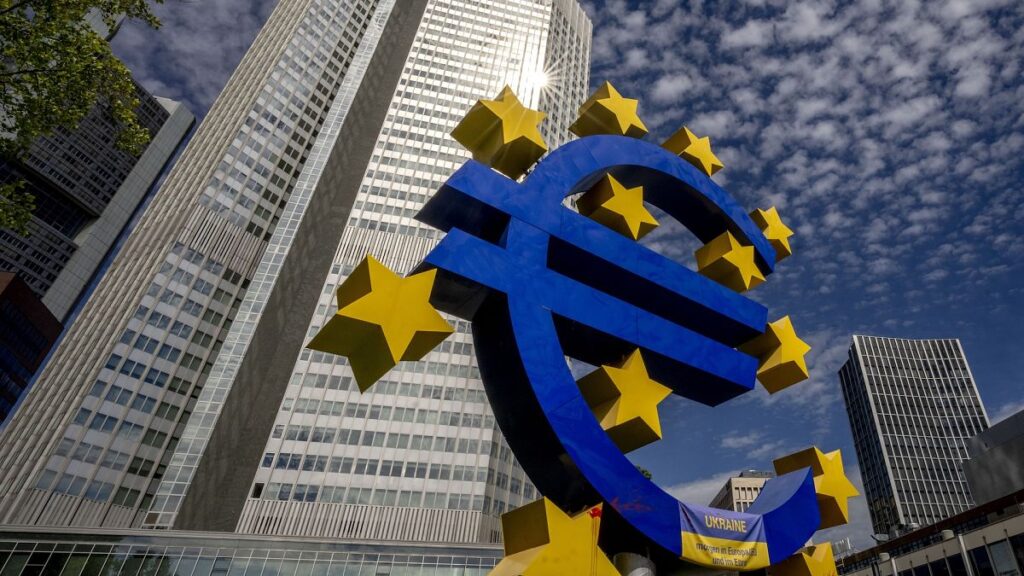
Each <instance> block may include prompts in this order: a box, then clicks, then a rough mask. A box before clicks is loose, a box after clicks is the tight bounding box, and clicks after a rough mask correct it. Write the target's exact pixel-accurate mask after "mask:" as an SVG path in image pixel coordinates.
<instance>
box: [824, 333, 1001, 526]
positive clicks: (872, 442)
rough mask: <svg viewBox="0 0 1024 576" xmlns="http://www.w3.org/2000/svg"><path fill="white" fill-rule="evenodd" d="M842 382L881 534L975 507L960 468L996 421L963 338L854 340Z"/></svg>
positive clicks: (875, 523) (867, 492) (874, 519)
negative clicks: (975, 441)
mask: <svg viewBox="0 0 1024 576" xmlns="http://www.w3.org/2000/svg"><path fill="white" fill-rule="evenodd" d="M839 380H840V383H841V385H842V390H843V398H844V400H845V402H846V410H847V414H848V415H849V418H850V428H851V429H852V432H853V441H854V447H855V448H856V450H857V462H858V464H859V465H860V471H861V475H862V477H863V480H864V492H865V497H866V499H867V503H868V509H869V511H870V513H871V522H872V525H873V527H874V531H875V533H881V534H889V533H899V532H903V531H906V530H912V529H913V528H915V527H918V526H927V525H929V524H933V523H935V522H938V521H939V520H942V519H943V518H948V517H949V516H952V515H954V514H957V513H959V512H962V511H964V510H967V509H969V508H971V507H972V506H973V505H974V500H973V499H972V497H971V492H970V489H969V488H968V485H967V480H966V478H965V477H964V473H963V471H962V469H961V464H962V463H963V461H964V460H966V459H967V457H968V454H967V445H968V442H969V440H970V439H971V438H972V437H974V436H975V435H977V434H979V433H980V432H982V431H984V430H985V429H986V428H988V425H989V421H988V416H987V415H986V413H985V408H984V406H982V403H981V398H980V397H979V396H978V389H977V387H976V385H975V382H974V377H973V376H972V375H971V370H970V368H969V367H968V365H967V358H966V357H965V356H964V351H963V348H962V347H961V345H960V341H959V340H907V339H902V338H880V337H874V336H854V337H853V344H852V346H851V347H850V355H849V359H848V360H847V361H846V363H845V364H844V365H843V367H842V369H841V370H840V371H839Z"/></svg>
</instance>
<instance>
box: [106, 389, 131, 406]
mask: <svg viewBox="0 0 1024 576" xmlns="http://www.w3.org/2000/svg"><path fill="white" fill-rule="evenodd" d="M131 397H132V391H131V390H125V389H124V388H121V387H120V386H111V387H110V390H108V391H107V396H106V398H105V399H106V400H107V401H109V402H113V403H114V404H120V405H121V406H124V405H126V404H128V400H130V399H131Z"/></svg>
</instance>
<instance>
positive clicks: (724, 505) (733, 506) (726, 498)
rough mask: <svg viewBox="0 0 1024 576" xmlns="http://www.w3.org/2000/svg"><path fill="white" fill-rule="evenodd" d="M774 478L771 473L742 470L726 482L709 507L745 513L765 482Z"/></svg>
mask: <svg viewBox="0 0 1024 576" xmlns="http://www.w3.org/2000/svg"><path fill="white" fill-rule="evenodd" d="M774 477H775V474H773V473H771V472H759V471H757V470H744V471H743V472H740V473H739V475H737V476H733V477H732V478H729V479H728V480H726V482H725V486H722V489H721V490H719V491H718V494H716V495H715V498H714V499H713V500H712V501H711V504H710V506H711V507H712V508H721V509H722V510H732V511H733V512H746V511H747V508H750V505H751V504H753V503H754V500H757V496H758V495H759V494H760V493H761V490H763V489H764V484H765V482H767V481H768V480H770V479H772V478H774Z"/></svg>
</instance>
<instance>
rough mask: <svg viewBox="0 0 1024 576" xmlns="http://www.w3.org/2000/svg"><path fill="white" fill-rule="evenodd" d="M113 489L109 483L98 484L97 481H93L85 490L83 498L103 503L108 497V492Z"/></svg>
mask: <svg viewBox="0 0 1024 576" xmlns="http://www.w3.org/2000/svg"><path fill="white" fill-rule="evenodd" d="M113 489H114V485H113V484H111V483H110V482H100V481H99V480H93V481H92V482H91V483H90V484H89V487H88V488H86V490H85V497H86V498H88V499H90V500H97V501H100V502H103V501H105V500H106V499H107V498H109V497H110V492H111V491H112V490H113Z"/></svg>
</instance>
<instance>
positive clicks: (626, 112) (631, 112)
mask: <svg viewBox="0 0 1024 576" xmlns="http://www.w3.org/2000/svg"><path fill="white" fill-rule="evenodd" d="M639 103H640V102H639V101H638V100H635V99H633V98H623V97H622V94H619V92H618V90H616V89H615V87H614V86H612V84H611V82H605V83H604V84H602V85H601V87H600V88H598V89H597V91H596V92H594V93H593V94H592V95H591V96H590V98H589V99H587V101H586V102H584V103H583V105H582V106H580V115H579V118H577V119H576V122H575V123H573V125H572V126H570V127H569V131H570V132H572V133H573V134H575V135H577V136H581V137H582V136H594V135H596V134H614V135H616V136H629V137H631V138H643V137H644V134H647V126H644V122H643V120H641V119H640V116H639V115H637V112H636V109H637V105H639Z"/></svg>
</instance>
